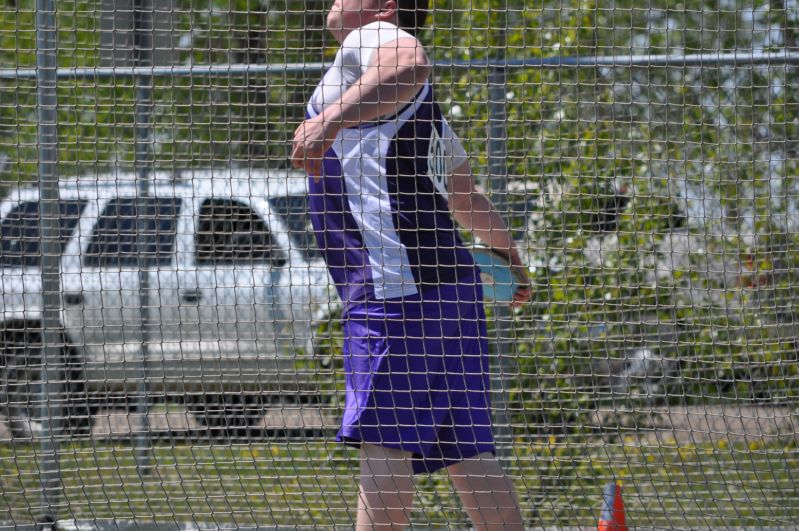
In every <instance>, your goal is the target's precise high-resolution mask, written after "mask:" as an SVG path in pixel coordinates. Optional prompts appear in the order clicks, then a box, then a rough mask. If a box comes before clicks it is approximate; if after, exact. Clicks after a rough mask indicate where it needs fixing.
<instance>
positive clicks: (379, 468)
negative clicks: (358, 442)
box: [356, 444, 416, 531]
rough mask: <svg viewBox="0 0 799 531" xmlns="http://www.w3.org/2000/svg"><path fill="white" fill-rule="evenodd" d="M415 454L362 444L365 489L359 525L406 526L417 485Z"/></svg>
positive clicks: (367, 527) (361, 527)
mask: <svg viewBox="0 0 799 531" xmlns="http://www.w3.org/2000/svg"><path fill="white" fill-rule="evenodd" d="M412 474H413V472H412V468H411V454H410V453H409V452H403V451H401V450H395V449H392V448H384V447H382V446H375V445H372V444H364V445H362V446H361V490H360V496H359V499H358V517H357V524H356V529H357V530H358V531H366V530H371V529H402V528H404V527H405V526H406V525H407V524H408V522H409V521H410V513H411V508H412V506H413V496H414V493H415V492H416V491H415V487H414V485H413V479H412Z"/></svg>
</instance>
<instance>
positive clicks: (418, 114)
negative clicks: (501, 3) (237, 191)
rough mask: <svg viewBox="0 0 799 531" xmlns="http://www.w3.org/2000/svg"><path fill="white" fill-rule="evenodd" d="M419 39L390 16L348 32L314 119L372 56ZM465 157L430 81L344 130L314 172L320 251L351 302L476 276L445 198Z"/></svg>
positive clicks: (312, 202) (311, 107)
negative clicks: (406, 99)
mask: <svg viewBox="0 0 799 531" xmlns="http://www.w3.org/2000/svg"><path fill="white" fill-rule="evenodd" d="M399 38H414V37H413V36H411V35H410V34H408V33H407V32H404V31H402V30H400V29H398V28H397V27H396V26H394V25H392V24H387V23H385V22H379V23H372V24H369V25H367V26H364V27H363V28H361V29H360V30H356V31H353V32H352V33H350V34H349V35H348V36H347V38H346V39H345V41H344V43H343V44H342V47H341V49H340V50H339V52H338V54H337V55H336V60H335V62H334V64H333V66H331V67H330V69H329V70H328V71H327V72H326V73H325V76H324V78H323V79H322V81H321V82H320V84H319V86H318V87H317V88H316V91H315V92H314V94H313V96H312V97H311V101H310V102H309V104H308V109H307V110H308V115H309V116H310V117H313V116H316V115H317V114H318V113H319V112H321V111H322V110H323V109H324V107H326V106H327V105H329V104H331V103H333V102H334V101H336V100H337V99H338V98H339V97H340V96H341V94H342V93H343V92H344V91H345V90H346V89H347V88H348V87H349V86H350V85H352V84H353V83H354V82H355V81H356V80H357V79H358V78H359V77H360V76H361V75H362V74H363V72H365V71H366V68H367V67H368V65H369V61H370V60H371V57H372V53H373V52H374V51H375V50H376V49H377V48H378V47H379V46H381V45H384V44H386V43H390V42H394V41H396V40H397V39H399ZM463 160H466V153H465V152H464V150H463V148H462V147H461V145H460V142H459V141H458V139H457V137H456V136H455V135H454V133H453V132H452V129H451V128H450V126H449V124H448V123H447V121H446V120H445V119H444V117H443V116H442V114H441V110H440V108H439V107H438V104H436V102H435V100H434V98H433V88H432V86H431V85H430V84H429V83H428V84H425V86H424V87H423V88H422V89H421V90H420V91H419V93H418V94H417V95H416V97H415V99H414V101H413V102H412V103H410V104H409V105H407V106H406V107H405V108H403V109H402V110H401V111H400V112H399V113H398V114H397V115H395V116H390V117H383V118H381V119H380V120H377V121H375V122H370V123H365V124H362V125H360V126H359V127H353V128H349V129H345V130H343V131H341V132H340V133H339V135H338V136H337V138H336V139H335V141H334V143H333V146H332V147H331V149H330V150H328V152H327V153H326V154H325V159H324V162H323V175H322V176H321V179H319V180H318V181H317V179H316V178H314V176H311V177H309V192H310V197H309V209H310V214H311V220H312V223H313V225H314V231H315V233H316V238H317V243H318V246H319V249H320V250H321V251H322V254H323V256H324V257H325V260H326V262H327V266H328V268H329V270H330V274H331V277H332V278H333V281H334V282H335V283H336V286H337V288H338V291H339V295H340V296H341V299H342V301H344V303H345V306H351V305H353V304H359V303H364V302H370V301H380V300H385V299H393V298H398V297H406V296H410V295H415V294H417V293H420V292H421V291H422V290H423V289H424V288H425V286H436V285H440V284H442V283H456V282H459V281H465V280H473V279H474V278H475V276H476V269H475V265H474V262H473V260H472V258H471V255H470V254H469V252H468V251H467V250H466V249H465V248H464V247H463V244H462V242H461V240H460V237H459V235H458V232H457V229H456V227H455V224H454V222H453V220H452V217H451V215H450V210H449V205H448V203H447V180H448V178H449V176H450V175H451V173H452V168H453V167H457V166H458V165H459V164H460V163H461V162H462V161H463Z"/></svg>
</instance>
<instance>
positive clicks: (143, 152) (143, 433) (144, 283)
mask: <svg viewBox="0 0 799 531" xmlns="http://www.w3.org/2000/svg"><path fill="white" fill-rule="evenodd" d="M152 28H153V8H152V2H151V0H135V1H134V4H133V53H134V65H135V66H136V67H144V68H148V67H151V66H152V51H153V39H152ZM152 86H153V76H152V74H151V73H140V74H138V75H137V76H136V77H135V87H136V113H135V116H136V118H135V128H136V150H135V155H134V157H135V158H134V171H135V172H136V190H137V192H138V196H139V197H140V198H145V197H148V196H149V195H150V183H149V179H150V175H151V172H152V164H153V161H152V145H151V144H152V139H153V134H152V118H153V111H152V105H153V96H152ZM145 222H146V220H144V219H143V216H142V211H141V209H138V210H137V215H136V247H137V250H138V253H139V255H138V263H139V268H138V269H139V312H140V316H141V360H140V366H139V368H138V372H139V374H137V378H138V386H137V396H136V406H135V411H136V414H137V417H138V418H139V419H140V420H141V425H140V426H139V427H138V429H139V432H138V433H136V434H135V436H134V439H133V441H134V442H133V446H134V455H135V457H136V466H137V468H138V470H139V472H140V473H142V472H146V471H148V470H149V469H150V465H151V464H152V462H151V460H152V441H151V439H150V419H149V397H148V396H147V359H148V358H149V344H150V328H151V326H152V323H151V322H150V320H151V312H150V306H151V304H150V270H149V268H148V266H147V262H146V260H147V257H146V255H145V254H144V252H143V251H144V249H145V248H146V247H147V245H148V243H149V242H148V241H147V239H148V238H147V237H146V235H145V228H146V224H145Z"/></svg>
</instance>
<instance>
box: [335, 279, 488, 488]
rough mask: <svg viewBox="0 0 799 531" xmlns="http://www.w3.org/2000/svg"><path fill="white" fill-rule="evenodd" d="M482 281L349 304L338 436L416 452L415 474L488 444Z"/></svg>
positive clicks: (484, 448)
mask: <svg viewBox="0 0 799 531" xmlns="http://www.w3.org/2000/svg"><path fill="white" fill-rule="evenodd" d="M485 326H486V324H485V314H484V312H483V307H482V291H481V286H480V284H479V282H477V281H475V280H474V279H472V280H471V281H465V282H462V283H461V284H460V285H457V286H453V285H442V286H439V287H435V288H429V289H427V290H425V291H424V292H422V294H421V295H418V294H417V295H413V296H409V297H405V299H404V300H391V301H383V302H382V303H377V302H368V303H365V304H361V305H357V306H354V307H352V308H350V310H349V312H348V316H347V319H346V320H345V321H344V334H345V342H344V345H345V346H344V372H345V378H346V384H347V392H346V398H345V411H344V416H343V419H342V427H341V430H340V432H339V435H338V439H339V440H341V441H345V442H347V443H348V444H353V445H359V444H361V443H370V444H377V445H380V446H385V447H389V448H400V449H402V450H405V451H408V452H411V453H412V454H414V460H413V470H414V472H416V473H420V472H432V471H434V470H437V469H439V468H442V467H445V466H449V465H451V464H454V463H457V462H459V461H462V460H463V459H466V458H469V457H474V456H476V455H478V454H480V453H483V452H494V443H493V435H492V430H491V413H490V384H489V368H488V342H487V339H486V330H485Z"/></svg>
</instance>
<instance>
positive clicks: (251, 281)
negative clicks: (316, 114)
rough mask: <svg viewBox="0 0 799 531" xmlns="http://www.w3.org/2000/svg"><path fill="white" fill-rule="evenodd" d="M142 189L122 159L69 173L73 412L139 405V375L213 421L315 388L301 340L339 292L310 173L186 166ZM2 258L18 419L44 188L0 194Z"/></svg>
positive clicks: (26, 416) (67, 280)
mask: <svg viewBox="0 0 799 531" xmlns="http://www.w3.org/2000/svg"><path fill="white" fill-rule="evenodd" d="M139 189H140V186H138V185H137V182H136V180H135V177H134V175H133V174H121V173H120V174H111V175H102V176H93V177H91V178H77V179H72V180H65V181H63V182H61V183H60V205H59V208H60V219H59V220H58V223H59V224H60V228H61V231H60V234H61V242H62V258H61V277H60V278H61V288H62V302H63V311H62V313H61V315H62V323H61V324H62V326H63V341H64V349H63V351H64V364H65V365H64V368H65V372H64V376H65V379H66V380H68V384H67V386H66V387H67V392H68V393H69V396H68V397H69V400H68V401H67V403H68V405H69V407H70V408H71V409H70V410H69V411H68V412H69V414H70V417H71V419H70V420H71V421H72V422H73V423H74V422H75V421H76V419H78V420H79V419H81V418H83V419H86V418H88V417H87V415H86V414H82V413H86V412H87V411H90V410H91V405H92V404H97V405H98V407H104V406H105V402H106V401H108V400H115V399H119V398H122V399H125V401H126V402H127V403H128V405H130V406H132V405H133V398H131V397H134V396H136V393H137V392H138V393H141V391H142V389H144V390H146V392H147V393H148V395H149V396H153V397H161V398H172V399H174V398H180V399H182V400H185V403H186V405H187V407H189V409H190V410H191V411H193V412H195V413H196V414H197V417H198V420H200V421H201V422H203V423H205V424H206V425H220V424H224V423H227V422H230V419H229V417H231V416H235V415H236V413H237V412H238V413H240V414H241V413H243V412H246V411H248V410H252V412H253V413H254V415H253V417H257V414H258V413H259V412H260V407H261V406H262V405H263V404H264V403H267V402H268V400H267V399H274V398H275V397H279V396H286V395H294V396H298V395H307V394H309V393H310V392H311V390H312V389H313V387H314V386H313V382H311V381H304V380H303V378H302V377H301V374H302V372H298V371H297V370H296V365H295V355H296V354H297V353H300V352H306V353H309V350H308V346H309V345H310V344H311V338H312V331H313V322H314V321H315V320H318V319H323V318H325V317H326V316H327V315H329V313H330V312H331V311H332V309H333V308H334V307H335V305H336V304H337V303H336V300H337V299H336V297H335V294H334V293H335V290H334V289H332V286H331V283H330V282H331V281H330V279H329V276H328V274H327V270H326V268H325V265H324V263H323V261H322V259H321V256H320V255H319V253H318V251H317V250H316V248H315V243H314V239H313V234H312V232H311V230H310V227H309V224H308V212H307V182H306V178H305V177H304V175H302V174H297V173H294V172H291V171H288V170H269V171H254V170H231V169H219V170H202V171H198V170H189V171H184V172H181V173H175V174H167V173H158V174H156V175H155V176H154V177H153V178H152V179H150V180H148V186H147V192H146V193H145V194H141V193H138V190H139ZM143 242H144V243H145V244H144V245H143V247H144V248H140V246H141V245H140V244H141V243H143ZM0 265H1V266H2V269H0V292H1V293H2V297H1V298H0V356H1V357H2V359H0V372H2V379H1V380H0V407H2V408H3V409H5V410H6V411H5V412H6V413H7V414H8V416H9V417H10V418H11V420H12V429H13V428H14V427H15V426H16V431H17V432H22V433H23V434H24V432H25V427H26V426H30V425H31V423H30V419H31V418H33V417H34V416H35V413H36V411H35V409H34V407H35V404H34V402H35V399H34V398H35V391H34V388H35V386H36V382H37V381H40V380H41V376H40V375H41V371H42V359H43V358H42V349H41V330H42V325H43V323H42V293H41V279H40V265H41V253H40V241H39V190H38V189H36V188H21V189H18V190H14V191H13V192H12V193H11V194H10V195H9V196H8V197H7V198H6V199H5V200H4V201H3V202H2V203H1V204H0ZM142 293H144V297H142ZM140 384H143V386H142V385H140ZM84 400H85V401H86V402H85V403H81V402H83V401H84ZM87 406H88V407H89V409H88V410H87V409H86V408H87ZM244 417H247V415H246V414H245V415H244ZM73 427H74V426H73ZM27 430H28V433H29V432H30V428H27Z"/></svg>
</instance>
